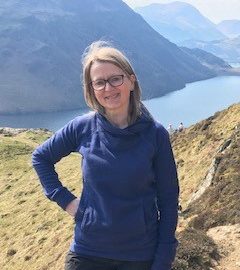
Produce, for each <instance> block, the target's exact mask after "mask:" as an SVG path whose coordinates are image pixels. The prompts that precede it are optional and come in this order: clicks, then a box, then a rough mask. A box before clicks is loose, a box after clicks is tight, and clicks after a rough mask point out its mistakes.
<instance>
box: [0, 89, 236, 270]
mask: <svg viewBox="0 0 240 270" xmlns="http://www.w3.org/2000/svg"><path fill="white" fill-rule="evenodd" d="M226 91H227V89H226ZM239 115H240V104H235V105H233V106H230V107H229V108H228V109H226V110H223V111H221V112H217V113H216V114H215V115H213V116H211V117H209V118H208V119H205V120H203V121H201V122H199V123H197V124H195V125H192V126H190V127H189V128H187V129H184V130H183V131H182V132H177V133H175V134H173V136H172V137H171V141H172V146H173V151H174V155H175V158H176V164H177V167H178V174H179V181H180V191H181V193H180V195H181V196H180V198H181V201H180V202H181V205H182V208H183V211H182V212H181V213H180V220H179V226H178V239H179V247H178V252H177V258H176V262H175V265H174V268H173V269H174V270H184V269H192V270H209V269H211V267H213V266H214V265H219V267H220V266H221V263H219V262H221V260H220V259H221V258H220V257H219V253H222V254H220V255H221V257H222V258H224V257H226V256H228V255H229V254H232V253H234V252H237V253H239V252H238V249H236V250H235V251H234V249H233V246H231V248H229V249H228V250H223V249H222V247H221V246H218V245H217V244H216V243H214V241H213V239H212V238H211V237H210V236H209V231H210V230H213V229H215V236H218V235H219V233H221V231H222V230H223V226H224V228H227V233H226V237H225V238H222V239H224V241H225V242H226V243H228V244H234V242H233V240H232V233H233V231H232V226H234V225H239V223H240V219H239V211H240V209H239V190H240V189H239V188H240V187H239V183H240V181H239V179H240V171H239V164H240V156H239V152H240V140H239V138H240V119H239ZM51 134H52V133H51V132H48V131H47V130H43V129H36V130H34V129H30V130H27V129H10V128H0V140H1V144H0V159H1V163H0V187H1V190H0V218H1V226H0V238H1V240H2V241H1V256H0V269H6V270H7V269H14V270H22V269H26V270H31V269H48V270H54V269H62V268H63V263H64V259H65V253H66V251H67V250H68V248H69V244H70V241H71V237H72V235H71V234H72V230H73V225H74V221H73V219H72V218H71V217H70V216H69V215H68V214H66V212H64V211H62V210H61V209H60V208H59V207H58V206H57V205H56V204H54V203H52V202H50V201H49V200H47V199H46V197H45V196H44V195H43V192H42V188H41V186H40V183H39V180H38V179H37V175H36V174H35V172H34V170H33V168H32V166H31V153H32V151H33V149H34V148H36V146H37V145H39V144H40V143H41V142H43V141H44V140H46V139H47V138H49V137H50V136H51ZM80 162H81V158H80V156H79V155H77V154H75V153H72V154H71V155H69V156H68V157H66V158H63V159H62V160H61V161H60V162H59V163H57V164H56V169H57V172H58V174H59V177H60V179H61V180H62V182H63V184H64V185H66V186H67V187H69V188H70V190H71V191H73V192H74V193H75V194H76V195H79V194H80V193H81V190H82V183H81V181H80V179H81V172H79V164H80ZM209 180H210V181H209ZM197 196H198V197H197ZM237 236H238V238H236V241H235V244H237V243H239V239H240V238H239V237H240V231H239V229H238V234H237ZM237 241H238V242H237ZM237 262H238V261H234V265H235V266H236V265H237ZM222 269H225V270H233V269H235V268H234V267H232V264H230V265H226V267H223V268H222Z"/></svg>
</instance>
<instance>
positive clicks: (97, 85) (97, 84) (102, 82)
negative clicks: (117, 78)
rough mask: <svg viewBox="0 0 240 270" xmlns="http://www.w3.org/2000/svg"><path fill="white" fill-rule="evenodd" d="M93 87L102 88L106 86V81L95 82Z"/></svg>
mask: <svg viewBox="0 0 240 270" xmlns="http://www.w3.org/2000/svg"><path fill="white" fill-rule="evenodd" d="M93 86H96V87H102V86H105V81H104V80H97V81H94V82H93Z"/></svg>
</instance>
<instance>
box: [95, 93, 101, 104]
mask: <svg viewBox="0 0 240 270" xmlns="http://www.w3.org/2000/svg"><path fill="white" fill-rule="evenodd" d="M94 96H95V98H96V100H97V101H98V102H99V103H101V101H102V100H103V96H102V94H101V93H94Z"/></svg>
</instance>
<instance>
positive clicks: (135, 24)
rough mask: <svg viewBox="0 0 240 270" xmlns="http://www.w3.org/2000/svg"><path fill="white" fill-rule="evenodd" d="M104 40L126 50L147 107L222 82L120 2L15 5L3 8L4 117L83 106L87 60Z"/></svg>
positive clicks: (0, 83)
mask: <svg viewBox="0 0 240 270" xmlns="http://www.w3.org/2000/svg"><path fill="white" fill-rule="evenodd" d="M98 39H106V40H110V41H112V42H113V43H114V44H116V45H117V47H118V48H120V49H122V50H124V52H125V53H126V54H127V56H128V57H129V58H130V60H131V62H132V64H133V66H134V68H135V70H136V73H137V74H138V76H139V81H140V83H141V86H142V90H143V98H145V99H146V98H152V97H156V96H161V95H164V94H166V93H169V92H170V91H173V90H176V89H181V88H183V87H184V86H185V84H186V83H189V82H193V81H196V80H203V79H206V78H210V77H213V76H215V75H216V72H215V71H213V70H211V69H209V68H207V67H205V66H203V65H202V64H201V63H200V62H199V61H198V60H197V59H196V58H194V57H191V56H190V55H189V54H187V53H185V52H183V51H182V50H181V49H180V48H178V47H177V46H176V45H175V44H173V43H171V42H169V41H168V40H167V39H165V38H164V37H162V36H161V35H159V34H158V33H156V31H154V30H153V29H152V28H151V27H150V26H149V25H148V24H147V23H146V22H145V21H144V20H143V19H142V17H141V16H140V15H138V14H136V13H135V12H134V11H133V10H132V9H130V8H129V7H128V6H127V5H126V4H125V3H123V2H122V1H120V0H115V1H111V0H99V1H97V0H82V1H77V0H73V1H66V0H59V1H56V0H49V1H46V0H43V1H37V0H26V1H20V0H9V1H7V2H1V3H0V62H1V65H0V100H1V101H0V113H22V112H23V113H25V112H39V111H59V110H70V109H76V108H79V107H83V106H85V103H84V101H83V94H82V90H81V82H80V79H79V77H80V73H81V64H80V60H81V54H82V52H83V50H84V48H85V47H86V46H87V45H89V44H90V43H91V42H92V41H94V40H98Z"/></svg>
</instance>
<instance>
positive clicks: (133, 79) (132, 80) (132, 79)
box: [129, 74, 136, 84]
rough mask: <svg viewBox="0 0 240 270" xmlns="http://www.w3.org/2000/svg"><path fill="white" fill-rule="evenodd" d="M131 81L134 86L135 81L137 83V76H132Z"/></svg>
mask: <svg viewBox="0 0 240 270" xmlns="http://www.w3.org/2000/svg"><path fill="white" fill-rule="evenodd" d="M129 79H130V81H131V82H132V83H133V84H134V83H135V81H136V77H135V75H133V74H132V75H130V78H129Z"/></svg>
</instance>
